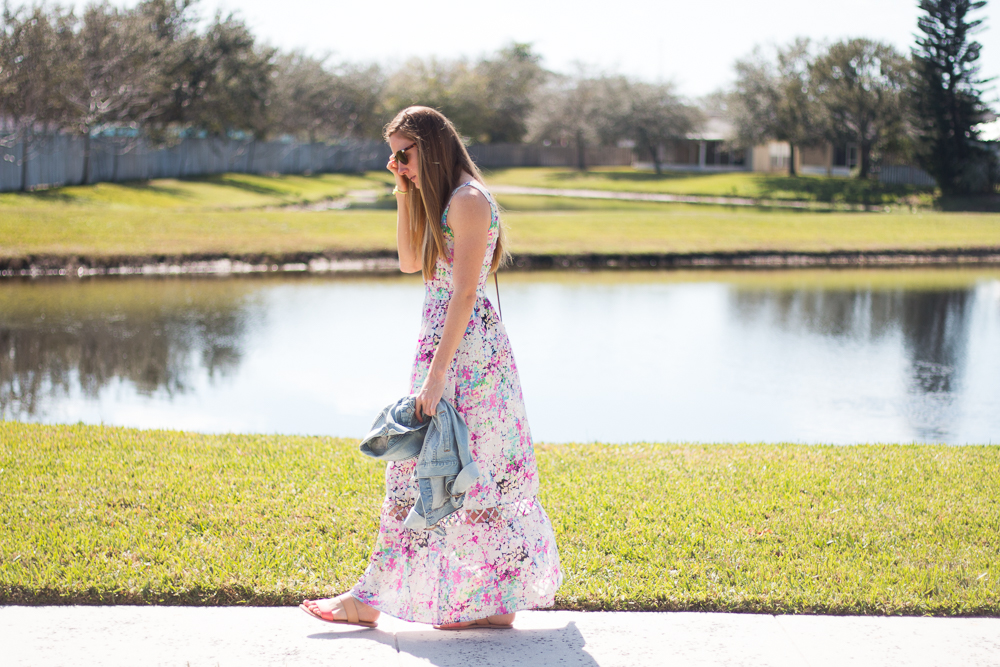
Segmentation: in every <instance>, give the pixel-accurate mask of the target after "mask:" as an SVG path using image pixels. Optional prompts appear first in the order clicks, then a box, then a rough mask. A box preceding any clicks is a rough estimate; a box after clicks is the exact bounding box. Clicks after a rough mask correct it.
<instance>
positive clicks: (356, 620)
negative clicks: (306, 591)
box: [299, 593, 378, 628]
mask: <svg viewBox="0 0 1000 667" xmlns="http://www.w3.org/2000/svg"><path fill="white" fill-rule="evenodd" d="M333 599H334V600H337V601H338V602H340V607H341V608H342V609H343V610H344V613H346V614H347V618H346V619H343V618H334V617H333V611H332V610H331V611H320V612H319V613H316V612H315V611H313V610H312V609H310V608H309V607H307V606H306V603H307V602H313V603H315V602H316V601H315V600H304V601H303V602H302V604H300V605H299V609H301V610H302V611H304V612H305V613H307V614H309V615H310V616H312V617H313V618H316V619H319V620H321V621H324V622H326V623H339V624H341V625H360V626H361V627H363V628H374V627H377V626H378V623H377V622H375V621H362V620H361V618H360V617H359V616H358V603H357V602H356V601H355V600H354V597H353V596H352V595H350V594H349V593H345V594H343V595H338V596H337V597H335V598H333ZM327 616H329V618H327Z"/></svg>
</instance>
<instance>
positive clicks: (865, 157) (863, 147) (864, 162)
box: [858, 141, 872, 178]
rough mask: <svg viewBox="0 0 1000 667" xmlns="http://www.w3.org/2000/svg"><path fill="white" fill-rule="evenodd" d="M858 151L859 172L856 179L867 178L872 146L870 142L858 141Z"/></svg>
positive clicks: (869, 169)
mask: <svg viewBox="0 0 1000 667" xmlns="http://www.w3.org/2000/svg"><path fill="white" fill-rule="evenodd" d="M858 150H859V151H860V152H861V155H860V158H861V171H859V172H858V178H868V173H869V172H870V171H871V166H872V165H871V162H872V156H871V152H872V145H871V142H867V141H859V142H858Z"/></svg>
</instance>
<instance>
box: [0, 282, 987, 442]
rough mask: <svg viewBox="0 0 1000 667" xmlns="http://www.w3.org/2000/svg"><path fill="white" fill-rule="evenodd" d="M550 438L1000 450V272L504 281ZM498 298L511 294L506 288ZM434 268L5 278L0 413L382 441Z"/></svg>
mask: <svg viewBox="0 0 1000 667" xmlns="http://www.w3.org/2000/svg"><path fill="white" fill-rule="evenodd" d="M500 290H501V293H500V296H501V300H502V301H501V302H502V306H503V316H504V322H505V324H506V326H507V329H508V332H509V334H510V337H511V340H512V342H513V346H514V353H515V357H516V359H517V362H518V366H519V368H520V371H521V380H522V385H523V389H524V395H525V402H526V405H527V409H528V416H529V420H530V422H531V427H532V432H533V435H534V437H535V439H536V440H538V441H545V442H571V441H595V440H596V441H605V442H634V441H643V440H648V441H702V442H716V441H737V442H742V441H767V442H779V441H789V442H806V443H837V444H849V443H857V442H900V443H903V442H945V443H953V444H963V443H984V444H985V443H996V442H998V441H1000V270H998V269H986V270H984V269H975V270H958V269H928V270H905V271H904V270H882V271H877V270H872V271H853V270H852V271H846V270H845V271H773V272H770V271H769V272H725V273H723V272H688V273H683V272H607V273H569V272H567V273H504V274H501V277H500ZM491 291H492V287H491ZM422 293H423V286H422V283H421V282H420V279H419V277H417V278H414V277H412V276H410V277H404V276H400V277H374V278H358V277H355V278H344V277H340V278H335V277H326V278H317V277H309V276H299V277H259V278H123V279H93V280H89V281H88V280H83V281H65V280H39V281H16V280H10V281H5V282H0V417H2V418H4V419H19V420H26V421H39V422H46V423H75V422H78V421H81V422H85V423H94V424H97V423H105V424H115V425H127V426H138V427H143V428H154V427H155V428H172V429H186V430H195V431H205V432H226V431H235V432H263V433H300V434H312V435H317V434H324V435H338V436H353V437H357V436H361V435H363V434H364V433H365V432H366V430H367V429H368V426H369V425H370V423H371V421H372V419H373V418H374V416H375V415H376V413H377V412H378V411H379V409H381V408H382V407H383V406H384V405H385V404H387V403H389V402H391V401H393V400H394V399H395V398H397V397H398V396H400V395H402V394H405V393H406V392H407V391H408V379H409V374H410V366H411V363H412V355H413V353H414V351H415V345H416V336H417V330H418V326H419V317H420V310H421V300H422Z"/></svg>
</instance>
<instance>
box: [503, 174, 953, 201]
mask: <svg viewBox="0 0 1000 667" xmlns="http://www.w3.org/2000/svg"><path fill="white" fill-rule="evenodd" d="M487 177H488V181H489V182H490V183H494V184H497V185H519V186H525V187H535V188H570V189H585V190H617V191H621V192H653V193H661V194H676V195H703V196H709V197H749V198H752V199H777V200H799V201H814V202H827V203H843V204H869V205H879V204H899V205H906V206H929V205H930V204H931V203H932V202H933V195H934V191H933V188H926V187H917V186H911V185H885V184H883V183H879V182H878V181H873V180H872V181H870V180H860V179H856V178H828V177H825V176H784V175H775V174H764V173H757V172H745V171H741V172H723V173H715V174H712V173H708V174H706V173H703V172H684V171H668V172H664V173H663V174H661V175H657V174H655V173H654V172H651V171H638V170H636V169H632V168H631V167H596V168H594V169H590V170H588V171H584V172H581V171H577V170H573V169H564V168H551V167H544V168H538V167H532V168H515V169H497V170H493V171H489V172H488V173H487Z"/></svg>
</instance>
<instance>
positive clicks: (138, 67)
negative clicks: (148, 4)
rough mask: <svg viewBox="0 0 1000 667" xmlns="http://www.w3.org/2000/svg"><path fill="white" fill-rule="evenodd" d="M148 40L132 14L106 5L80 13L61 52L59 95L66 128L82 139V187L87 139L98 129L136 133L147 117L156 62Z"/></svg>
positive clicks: (86, 166) (86, 171)
mask: <svg viewBox="0 0 1000 667" xmlns="http://www.w3.org/2000/svg"><path fill="white" fill-rule="evenodd" d="M152 41H153V37H152V35H151V34H150V33H149V30H148V28H147V25H146V24H145V22H144V21H143V20H142V19H141V17H140V16H139V15H137V14H136V13H135V12H133V11H127V10H126V11H124V12H123V11H119V10H118V9H117V8H115V7H112V6H110V5H108V4H107V3H104V4H99V5H96V4H95V5H89V6H88V7H86V8H85V9H84V13H83V18H82V21H81V25H80V27H79V32H78V33H77V34H76V36H75V39H73V40H71V41H70V42H69V43H68V46H69V49H70V50H69V52H67V53H65V54H63V56H64V66H65V67H66V68H67V70H68V76H66V77H65V78H64V80H63V84H64V87H63V89H62V91H61V93H62V95H63V97H64V98H65V100H66V103H67V108H68V112H67V118H66V124H67V125H68V126H69V127H70V128H71V129H73V130H74V131H75V132H77V133H79V134H80V135H82V136H83V139H84V151H83V172H82V177H81V182H82V183H87V182H89V180H90V163H91V150H90V146H91V135H92V134H93V133H94V131H95V130H96V129H98V128H102V127H104V128H109V129H112V130H115V131H117V130H118V129H120V128H121V127H123V126H131V128H133V129H136V128H138V127H139V126H140V125H142V124H144V123H145V121H146V120H147V117H148V114H151V113H155V111H154V110H153V109H152V107H151V105H150V100H151V96H152V94H153V82H154V81H155V79H156V77H157V76H158V70H157V64H158V60H157V59H155V58H153V57H151V52H152Z"/></svg>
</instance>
